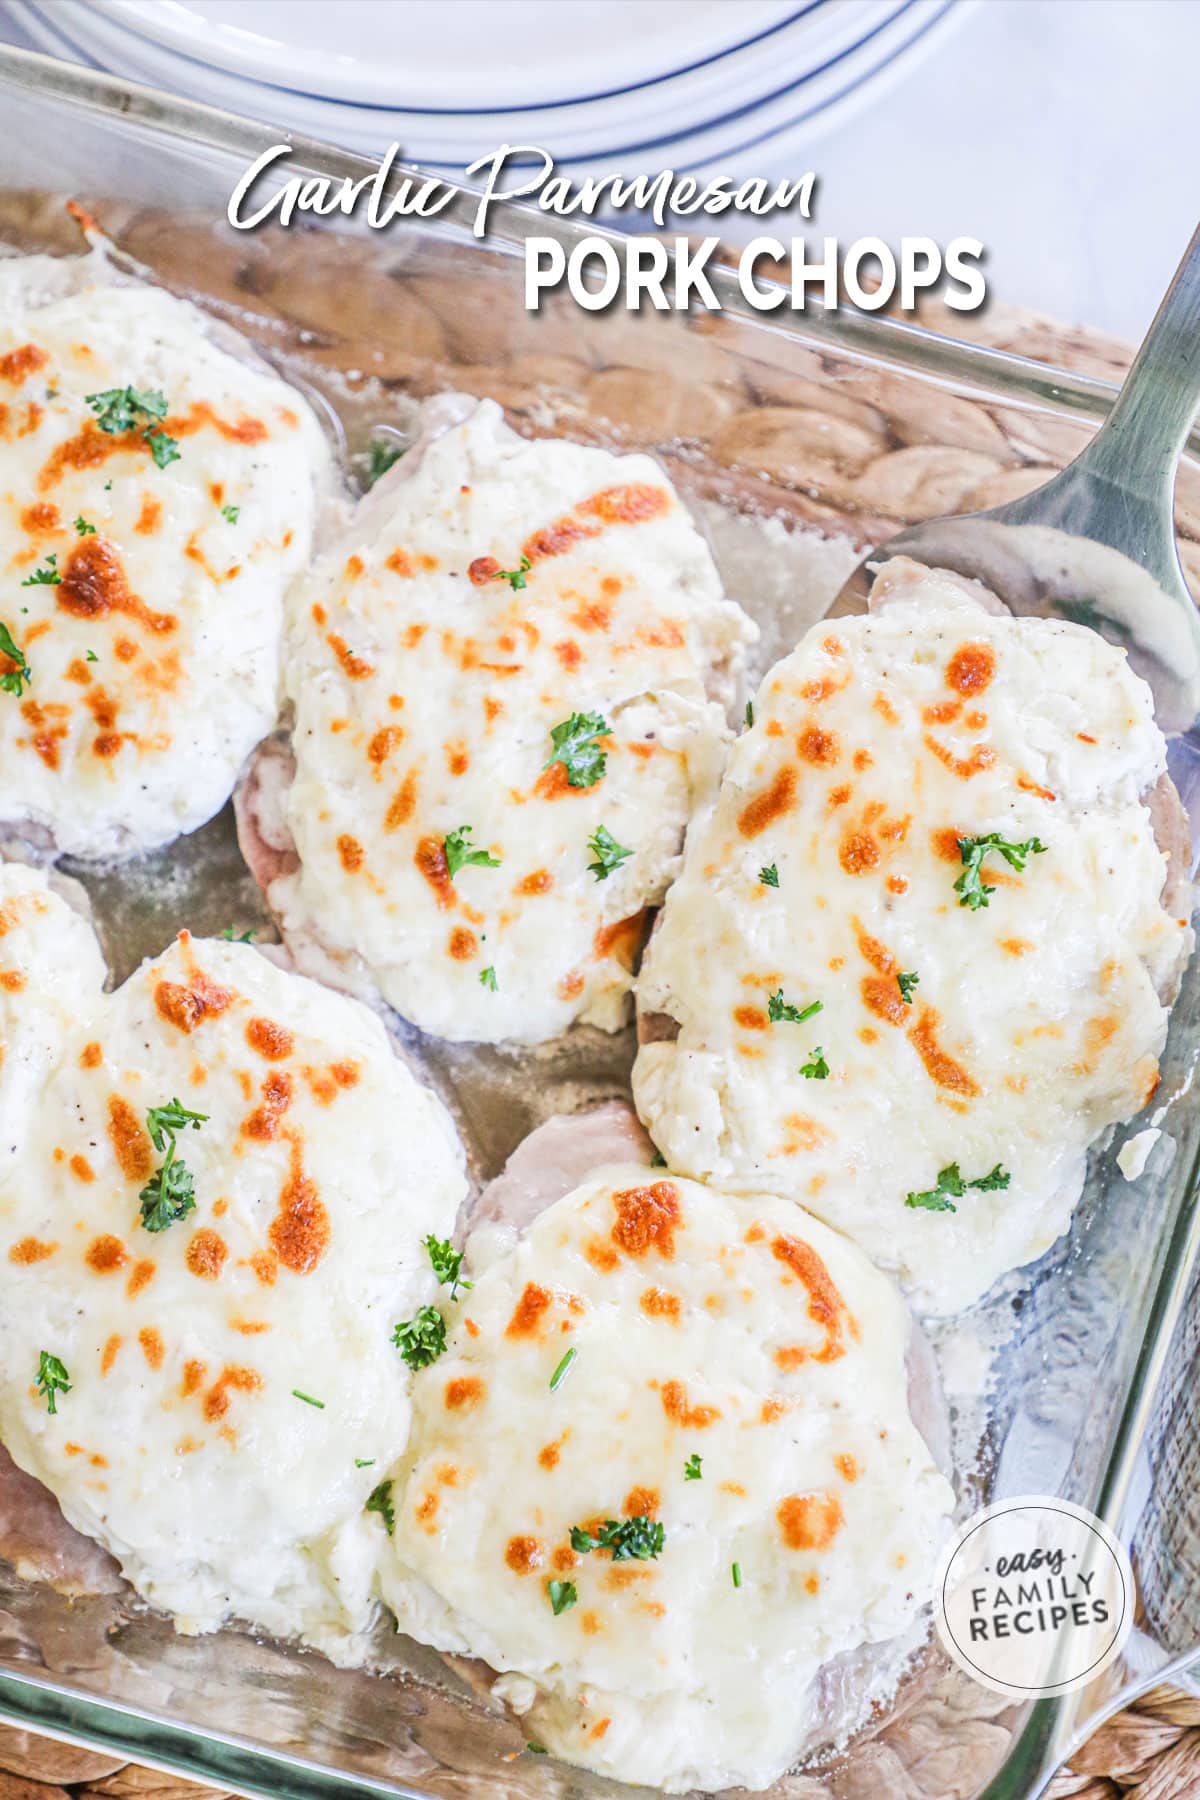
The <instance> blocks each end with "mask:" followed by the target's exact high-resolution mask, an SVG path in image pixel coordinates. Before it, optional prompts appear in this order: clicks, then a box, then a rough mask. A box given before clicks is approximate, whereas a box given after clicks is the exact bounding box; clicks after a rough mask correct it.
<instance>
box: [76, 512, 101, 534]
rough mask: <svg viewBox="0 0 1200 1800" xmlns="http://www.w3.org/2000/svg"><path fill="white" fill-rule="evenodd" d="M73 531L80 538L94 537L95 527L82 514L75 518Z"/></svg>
mask: <svg viewBox="0 0 1200 1800" xmlns="http://www.w3.org/2000/svg"><path fill="white" fill-rule="evenodd" d="M75 529H76V531H77V532H78V533H79V536H80V537H95V535H96V527H95V526H94V525H92V524H91V523H90V522H89V521H88V520H87V519H85V518H84V516H83V514H82V513H77V514H76V516H75Z"/></svg>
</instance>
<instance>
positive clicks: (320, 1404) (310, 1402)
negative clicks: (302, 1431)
mask: <svg viewBox="0 0 1200 1800" xmlns="http://www.w3.org/2000/svg"><path fill="white" fill-rule="evenodd" d="M292 1398H293V1399H294V1400H303V1402H304V1404H305V1406H315V1407H316V1409H317V1411H318V1412H324V1411H325V1402H324V1401H323V1400H314V1399H313V1397H312V1395H311V1394H302V1393H301V1392H300V1389H299V1388H293V1389H292Z"/></svg>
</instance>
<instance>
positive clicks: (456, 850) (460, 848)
mask: <svg viewBox="0 0 1200 1800" xmlns="http://www.w3.org/2000/svg"><path fill="white" fill-rule="evenodd" d="M473 830H474V826H472V825H460V826H459V827H458V830H457V831H448V832H447V833H446V836H445V839H444V840H443V843H442V849H443V850H444V852H445V855H446V873H447V874H448V875H449V877H450V879H451V881H453V880H454V877H455V876H456V875H457V874H458V871H459V870H460V869H465V868H467V867H468V866H469V867H472V868H479V869H498V868H499V867H500V858H499V857H498V856H489V855H488V853H487V851H486V850H472V848H471V846H470V844H469V843H468V842H467V840H468V838H469V837H470V836H471V833H472V831H473Z"/></svg>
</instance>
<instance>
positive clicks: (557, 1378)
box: [550, 1345, 579, 1394]
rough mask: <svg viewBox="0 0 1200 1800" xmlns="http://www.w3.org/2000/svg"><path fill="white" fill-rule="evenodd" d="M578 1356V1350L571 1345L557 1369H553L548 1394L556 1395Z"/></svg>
mask: <svg viewBox="0 0 1200 1800" xmlns="http://www.w3.org/2000/svg"><path fill="white" fill-rule="evenodd" d="M578 1355H579V1352H578V1350H576V1349H575V1347H574V1346H573V1345H572V1347H571V1349H570V1350H568V1351H567V1354H566V1355H565V1356H564V1357H563V1359H562V1361H561V1362H560V1363H559V1365H558V1367H557V1369H555V1371H554V1373H553V1375H552V1376H551V1377H550V1392H551V1393H552V1394H557V1392H558V1390H559V1388H560V1387H561V1386H562V1384H563V1382H564V1381H565V1380H566V1379H567V1376H568V1375H569V1374H570V1373H571V1365H572V1364H573V1363H574V1361H575V1358H576V1357H577V1356H578Z"/></svg>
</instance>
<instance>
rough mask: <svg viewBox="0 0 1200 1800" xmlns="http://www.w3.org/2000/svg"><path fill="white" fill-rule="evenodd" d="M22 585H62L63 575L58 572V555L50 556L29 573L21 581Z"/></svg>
mask: <svg viewBox="0 0 1200 1800" xmlns="http://www.w3.org/2000/svg"><path fill="white" fill-rule="evenodd" d="M21 586H22V587H61V586H62V576H61V575H60V574H59V572H58V558H57V556H48V557H47V558H46V560H45V562H44V563H42V564H41V565H40V566H39V567H38V568H36V569H35V570H34V571H33V574H32V575H27V576H26V577H25V579H24V581H23V582H22V583H21Z"/></svg>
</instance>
